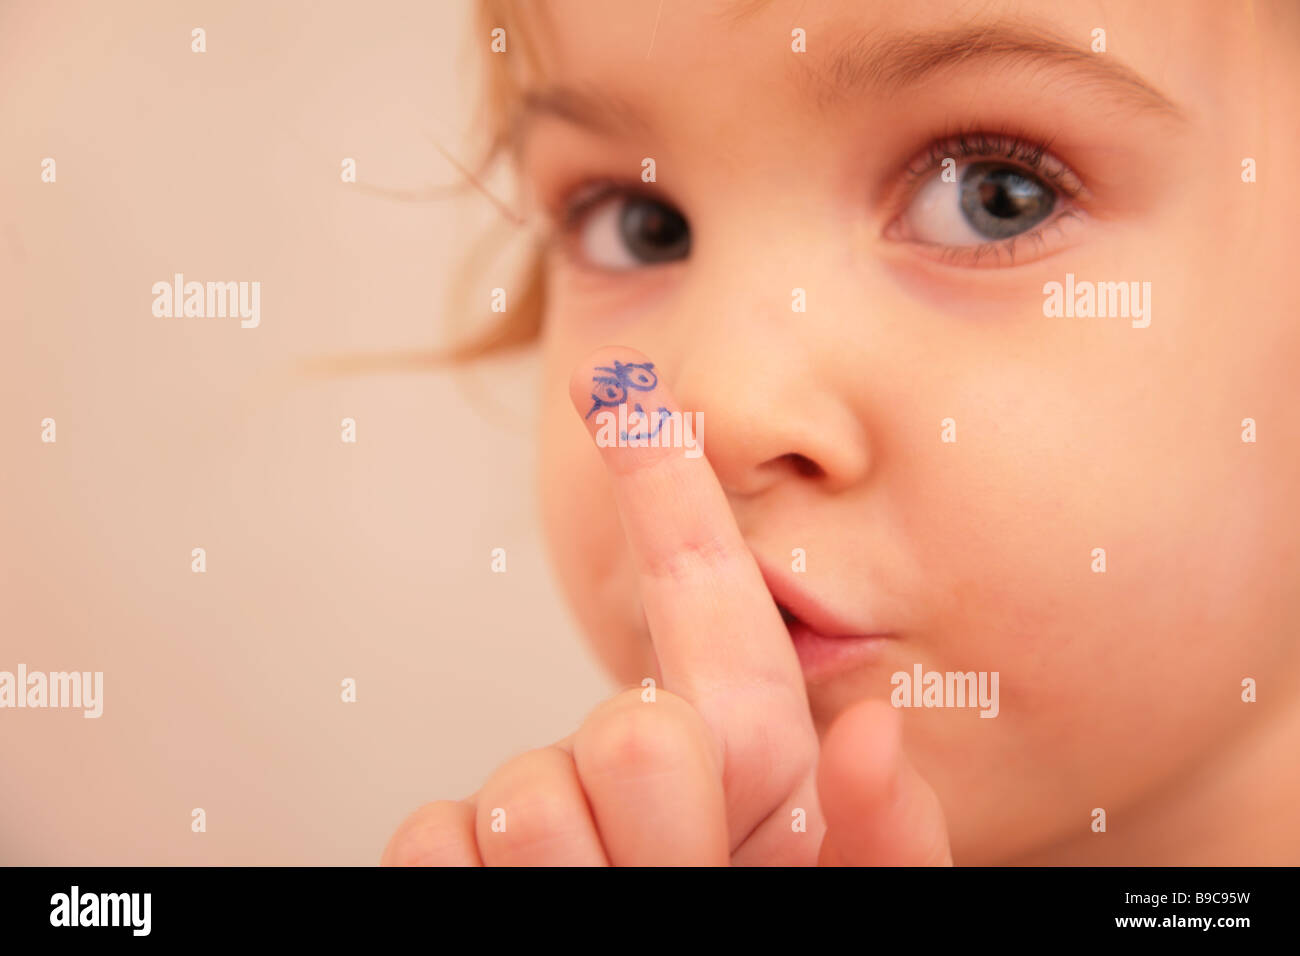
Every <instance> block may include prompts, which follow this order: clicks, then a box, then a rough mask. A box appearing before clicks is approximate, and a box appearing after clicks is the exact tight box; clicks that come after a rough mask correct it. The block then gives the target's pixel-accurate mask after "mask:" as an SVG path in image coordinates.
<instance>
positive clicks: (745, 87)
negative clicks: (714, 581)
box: [519, 0, 1300, 862]
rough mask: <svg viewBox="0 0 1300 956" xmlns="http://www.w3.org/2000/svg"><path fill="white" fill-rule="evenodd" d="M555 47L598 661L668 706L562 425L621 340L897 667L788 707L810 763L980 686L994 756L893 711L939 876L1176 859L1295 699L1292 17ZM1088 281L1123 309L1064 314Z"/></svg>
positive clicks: (979, 25) (559, 448)
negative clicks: (913, 691) (649, 175)
mask: <svg viewBox="0 0 1300 956" xmlns="http://www.w3.org/2000/svg"><path fill="white" fill-rule="evenodd" d="M547 10H548V11H549V14H550V16H549V22H550V25H551V31H550V34H549V39H548V41H547V42H548V46H547V47H546V51H545V52H546V56H547V57H548V59H547V61H546V63H547V66H546V77H545V81H544V82H540V83H539V84H538V86H537V87H535V88H534V91H533V92H534V94H535V95H534V96H532V97H531V98H530V100H529V102H530V103H531V107H530V109H529V110H528V112H527V113H526V116H525V119H524V121H523V122H522V123H521V125H520V127H519V129H520V135H521V137H522V139H521V142H520V148H521V150H522V152H521V163H522V165H521V169H522V171H523V175H524V177H525V181H526V183H527V184H528V187H529V189H530V191H531V193H532V197H533V198H535V199H536V201H537V203H538V204H539V208H540V209H541V210H543V211H544V212H545V213H547V214H549V216H551V217H552V218H553V219H555V220H556V226H555V228H556V233H555V235H556V237H557V238H556V240H555V242H554V244H553V245H552V246H551V247H550V251H549V252H548V259H549V264H548V273H547V275H548V282H549V285H548V292H547V295H548V301H547V305H546V316H545V332H544V343H543V360H544V373H545V374H544V382H545V388H544V393H543V399H542V426H541V428H540V436H541V481H542V488H543V500H544V508H545V519H546V523H547V527H548V533H549V535H550V538H551V543H552V548H553V552H554V556H555V558H556V560H557V563H558V567H559V569H560V575H561V580H562V582H563V585H564V587H565V589H566V591H567V594H568V596H569V599H570V600H571V602H572V604H573V606H574V607H575V609H576V611H577V614H578V617H579V619H580V621H581V624H582V625H583V627H584V628H585V630H586V632H587V633H588V634H589V635H590V637H591V640H592V641H593V643H594V645H595V647H596V650H597V651H598V653H599V654H600V656H601V658H602V659H603V660H604V661H605V662H606V663H607V665H608V666H609V667H610V668H611V669H612V670H613V671H614V673H615V674H616V675H617V676H618V677H619V679H620V680H622V681H626V682H629V683H636V682H639V681H640V680H641V678H642V677H645V676H655V675H656V673H657V671H656V665H655V662H654V659H653V654H652V652H651V646H650V642H649V637H648V634H647V631H646V628H645V625H644V621H643V617H642V612H641V609H640V605H639V599H638V594H637V588H636V583H635V577H634V575H633V571H632V568H631V566H630V563H629V560H628V555H627V552H626V549H625V545H624V542H623V537H622V533H621V530H620V527H619V521H618V516H617V513H616V511H615V506H614V503H613V500H612V499H611V497H610V494H609V490H608V487H607V485H606V478H605V474H604V469H603V466H602V464H601V461H600V459H599V457H598V452H597V449H596V448H594V447H593V446H592V442H591V439H590V438H589V436H588V434H587V432H586V430H585V429H584V427H583V424H582V422H581V421H579V420H578V418H577V417H576V416H575V415H574V413H573V410H572V408H571V406H570V402H569V398H568V394H567V383H568V381H569V377H570V374H571V372H572V370H573V367H574V366H575V365H576V364H577V363H578V362H579V361H581V360H582V359H583V358H584V357H585V356H586V354H587V353H589V352H590V351H592V350H593V349H595V348H597V347H599V346H602V345H612V344H618V345H627V346H631V347H633V348H636V349H638V350H640V351H642V352H645V353H646V354H647V355H649V356H650V357H651V358H652V359H653V360H654V362H655V363H656V369H657V371H658V372H659V374H660V375H661V376H662V377H664V378H665V380H666V381H667V383H668V384H670V385H671V388H672V390H673V391H674V392H675V394H676V395H677V397H678V399H679V400H680V401H681V403H682V405H683V407H684V408H686V409H688V410H693V411H698V412H700V413H702V414H703V419H704V449H705V452H706V454H707V457H708V459H709V461H710V462H711V463H712V465H713V468H714V470H715V471H716V473H717V475H718V478H719V480H720V481H721V483H722V485H723V487H724V488H725V489H726V491H727V492H728V494H729V497H730V501H731V505H732V508H733V510H734V512H735V516H736V520H737V522H738V524H739V526H740V529H741V531H742V532H743V533H744V535H745V537H746V538H747V540H748V542H749V543H750V545H751V547H752V549H753V551H754V553H755V555H756V557H757V558H758V559H759V561H760V563H761V564H763V565H764V566H765V567H768V568H773V569H776V570H777V571H779V572H781V573H782V574H783V575H785V576H788V577H789V578H790V579H791V580H792V581H794V582H796V584H797V586H798V587H799V588H800V589H802V590H803V591H805V592H807V594H809V595H811V596H813V597H814V598H815V599H816V600H817V601H818V602H820V603H821V604H822V605H823V606H824V607H825V608H827V609H829V610H830V611H831V612H833V613H834V614H836V615H838V616H839V617H841V618H843V619H845V620H847V621H850V622H852V623H853V624H854V625H855V626H857V627H860V628H861V629H862V631H863V632H864V633H865V632H868V631H869V632H872V633H888V634H890V635H892V636H893V637H894V638H895V640H892V641H889V642H888V643H887V644H886V645H885V650H884V652H883V654H881V655H878V656H877V657H874V658H871V659H865V658H863V659H859V660H858V661H857V662H856V663H854V662H851V661H847V662H845V663H844V664H843V665H842V666H837V667H827V666H821V667H818V668H816V669H811V668H810V669H807V670H806V676H807V678H808V693H809V697H810V700H811V703H812V707H813V715H814V718H815V720H816V722H817V725H818V728H819V730H824V729H825V727H826V726H827V725H828V724H829V722H830V721H832V720H833V719H834V718H835V716H836V715H837V713H839V712H840V711H841V710H842V709H843V708H844V707H846V706H847V705H848V704H849V703H851V702H853V701H855V700H858V699H860V698H863V697H881V698H887V697H889V695H890V693H891V691H892V689H893V688H892V686H891V682H890V679H891V675H893V674H894V673H895V672H897V671H905V672H907V673H908V674H911V673H912V671H913V667H914V665H917V664H919V665H921V666H922V668H923V670H925V671H940V672H948V671H961V672H966V671H977V672H981V671H983V672H994V671H996V672H998V674H999V696H1000V701H999V710H998V714H997V716H996V718H994V719H980V718H979V716H978V711H977V710H972V709H969V708H967V709H960V708H952V709H924V708H916V709H911V710H908V711H907V712H906V713H905V718H906V724H905V726H906V746H907V749H908V753H909V756H910V758H911V760H912V761H913V763H914V764H915V765H916V766H917V768H918V769H919V770H920V771H921V773H922V774H923V775H924V776H926V777H927V778H928V779H929V781H930V783H931V784H932V785H933V786H934V788H935V790H936V792H937V793H938V795H939V797H940V798H941V800H942V801H943V803H944V805H945V808H946V811H947V815H948V821H949V825H950V828H951V835H952V844H953V849H954V855H955V856H956V858H957V859H958V860H959V861H962V862H978V861H981V860H999V859H1031V858H1032V856H1031V854H1032V853H1034V852H1035V851H1038V850H1045V849H1046V848H1052V852H1053V854H1054V855H1053V858H1054V859H1057V860H1065V859H1068V858H1074V859H1087V858H1089V857H1088V856H1087V854H1088V853H1089V852H1090V851H1095V852H1106V853H1109V854H1112V858H1113V854H1115V853H1117V852H1119V851H1117V850H1116V849H1115V846H1116V844H1115V843H1114V842H1113V841H1114V840H1116V839H1119V840H1123V841H1124V845H1125V846H1127V847H1131V848H1133V849H1134V850H1135V851H1136V848H1137V847H1139V846H1143V847H1145V851H1144V852H1145V853H1146V855H1147V856H1146V858H1147V859H1148V861H1150V860H1151V854H1152V853H1153V852H1158V853H1164V854H1166V857H1167V856H1168V854H1171V853H1175V849H1173V848H1171V847H1170V846H1169V845H1167V844H1166V843H1165V842H1162V841H1163V839H1164V838H1163V837H1162V836H1160V834H1161V832H1162V831H1161V830H1160V828H1159V821H1160V820H1161V819H1162V817H1166V816H1167V815H1170V814H1177V813H1178V812H1180V811H1179V807H1180V806H1182V804H1181V803H1180V801H1182V800H1184V798H1185V799H1186V800H1187V801H1189V805H1188V806H1187V807H1184V808H1183V809H1184V810H1186V812H1188V813H1191V812H1193V810H1192V808H1191V806H1190V801H1192V800H1193V797H1192V794H1193V793H1195V792H1196V790H1195V788H1192V787H1190V786H1186V785H1184V784H1182V783H1180V784H1179V785H1178V786H1175V787H1172V788H1168V787H1165V785H1166V784H1169V783H1170V782H1171V781H1174V780H1175V779H1176V778H1177V779H1179V780H1190V779H1195V778H1194V777H1188V778H1180V777H1178V775H1181V774H1185V773H1187V772H1188V771H1190V770H1192V769H1194V765H1197V766H1199V769H1200V772H1202V773H1204V772H1205V771H1206V770H1207V769H1208V770H1210V772H1211V776H1212V777H1213V778H1215V779H1221V778H1223V777H1225V776H1227V775H1228V774H1227V772H1226V771H1225V770H1223V768H1224V767H1226V766H1227V761H1229V760H1233V759H1235V760H1239V761H1247V760H1248V754H1249V749H1248V747H1247V744H1246V741H1247V740H1248V739H1250V738H1249V737H1248V735H1249V734H1250V733H1251V732H1252V731H1254V730H1257V729H1259V728H1260V726H1261V725H1262V724H1263V725H1272V726H1279V725H1280V724H1281V722H1282V721H1283V720H1284V719H1287V718H1289V717H1290V713H1289V712H1288V711H1285V710H1284V708H1291V707H1292V706H1293V705H1292V703H1291V702H1292V701H1293V700H1294V699H1295V698H1296V696H1297V695H1296V694H1295V692H1294V675H1295V674H1296V666H1295V665H1296V656H1297V652H1296V640H1295V635H1296V633H1297V630H1296V625H1297V622H1298V621H1300V607H1298V604H1300V589H1297V588H1296V586H1295V582H1296V580H1297V579H1298V577H1300V550H1298V549H1297V547H1296V543H1295V542H1296V540H1297V538H1296V531H1297V514H1298V513H1300V511H1298V510H1297V508H1296V505H1295V503H1294V499H1293V495H1294V493H1295V489H1296V488H1297V487H1300V456H1298V455H1297V452H1296V441H1295V436H1296V434H1297V425H1296V418H1297V409H1296V403H1295V401H1294V391H1293V389H1291V388H1290V387H1289V384H1290V383H1291V382H1293V381H1294V380H1295V368H1294V365H1295V360H1296V358H1297V356H1300V323H1297V321H1296V315H1295V308H1294V306H1295V296H1294V295H1293V294H1292V293H1291V290H1292V289H1293V288H1294V285H1293V278H1294V277H1293V273H1292V265H1291V256H1289V255H1288V254H1287V252H1286V250H1287V249H1288V248H1290V240H1291V235H1290V233H1291V230H1292V228H1293V223H1294V220H1295V213H1296V211H1297V208H1300V203H1298V202H1297V186H1296V183H1297V182H1298V181H1300V178H1298V177H1297V176H1296V175H1295V171H1294V169H1293V167H1292V166H1291V165H1290V164H1288V163H1287V160H1288V159H1289V158H1291V157H1294V156H1297V155H1300V143H1297V141H1296V140H1297V135H1296V124H1295V123H1294V122H1293V117H1294V116H1295V115H1297V113H1298V112H1300V110H1298V109H1297V103H1296V90H1298V89H1300V83H1297V78H1296V76H1295V75H1294V74H1295V65H1294V64H1295V57H1294V56H1287V51H1292V50H1294V49H1295V43H1296V38H1297V36H1298V35H1300V30H1297V24H1296V13H1295V10H1294V9H1292V8H1289V7H1288V5H1286V4H1278V5H1276V6H1251V7H1245V6H1243V7H1233V8H1230V9H1225V8H1224V7H1223V6H1222V4H1220V3H1217V2H1206V3H1204V4H1200V5H1196V6H1189V5H1188V4H1186V3H1176V4H1167V5H1162V4H1146V5H1142V6H1141V7H1140V8H1139V7H1138V6H1137V5H1125V6H1124V7H1122V8H1118V7H1115V6H1114V5H1111V4H1106V5H1102V4H1097V5H1095V6H1093V7H1089V6H1088V5H1086V4H1085V5H1082V6H1075V5H1070V7H1069V8H1068V9H1067V8H1063V7H1062V6H1061V5H1060V4H1055V3H1046V2H1044V3H1024V2H1017V3H1014V4H1000V3H985V4H980V5H977V6H976V7H971V6H969V5H968V4H963V3H957V2H954V3H941V2H934V3H918V4H894V3H881V4H879V5H871V6H869V7H867V6H865V5H863V4H861V3H855V2H844V3H818V4H803V3H793V2H791V3H783V2H772V3H769V4H761V5H756V4H754V3H752V2H737V0H729V2H722V0H720V2H711V3H708V4H664V5H663V6H662V9H660V4H658V3H655V2H647V3H645V4H641V5H639V6H630V5H626V4H608V3H603V2H598V0H592V2H577V0H572V2H555V3H552V4H549V5H548V6H547ZM972 11H974V12H972ZM796 28H799V29H801V30H802V31H804V33H803V34H802V36H803V37H804V40H803V45H804V48H805V49H804V51H803V52H796V50H795V49H793V48H792V46H793V47H798V46H799V45H800V39H799V37H798V36H794V35H792V31H794V30H795V29H796ZM1099 30H1104V41H1103V39H1102V37H1101V34H1099V33H1098V32H1097V31H1099ZM1102 42H1104V51H1103V49H1101V47H1100V44H1101V43H1102ZM647 159H652V160H653V161H654V163H653V171H654V181H653V182H643V181H642V174H643V170H644V169H645V168H646V167H647V165H648V164H647V163H645V160H647ZM1248 159H1253V160H1254V164H1253V166H1254V169H1255V177H1256V178H1257V181H1255V182H1247V181H1243V175H1244V173H1243V170H1244V169H1246V170H1247V171H1248V169H1247V167H1249V166H1250V165H1252V164H1249V163H1245V161H1246V160H1248ZM945 160H952V162H948V163H945ZM945 170H946V171H947V172H948V175H947V176H945ZM1247 178H1250V177H1247ZM954 180H955V181H954ZM602 184H605V185H602ZM566 210H567V211H568V212H569V213H571V215H570V216H569V217H568V218H567V220H565V211H566ZM679 217H680V218H679ZM566 222H567V225H566ZM1070 277H1072V278H1070ZM1048 283H1060V284H1061V287H1062V288H1061V290H1060V293H1059V295H1058V297H1057V301H1060V302H1062V306H1063V308H1064V302H1063V301H1062V300H1065V299H1069V300H1070V303H1071V305H1073V306H1074V309H1073V310H1072V311H1075V312H1076V314H1074V315H1070V314H1066V315H1051V316H1049V315H1046V314H1045V310H1046V311H1049V312H1050V311H1052V303H1051V300H1052V298H1053V297H1052V296H1051V295H1050V294H1049V293H1048V292H1047V291H1045V286H1047V284H1048ZM1101 283H1124V284H1128V285H1129V288H1128V291H1129V292H1130V301H1129V302H1128V304H1127V310H1125V304H1124V302H1123V301H1122V300H1121V299H1120V298H1119V292H1118V286H1115V287H1109V286H1100V300H1101V302H1100V306H1095V308H1097V309H1100V310H1101V311H1102V312H1104V313H1105V314H1104V315H1100V316H1099V315H1092V316H1088V315H1079V314H1077V313H1078V312H1081V311H1085V312H1086V303H1082V302H1081V301H1080V297H1081V296H1083V295H1086V294H1088V293H1087V292H1085V291H1084V287H1085V286H1090V285H1092V284H1101ZM1134 283H1135V284H1136V285H1135V286H1134V285H1132V284H1134ZM1048 289H1050V287H1048ZM799 290H802V291H801V292H800V291H799ZM1091 291H1093V292H1096V291H1097V289H1096V288H1094V289H1092V290H1091ZM1112 296H1113V297H1114V298H1113V301H1112V298H1111V297H1112ZM801 299H802V302H803V303H804V306H805V307H804V308H802V309H800V308H799V305H800V301H801ZM1116 312H1118V313H1120V314H1119V315H1115V314H1113V313H1116ZM1245 419H1252V420H1253V421H1254V423H1255V429H1256V433H1255V437H1256V439H1257V440H1255V441H1246V440H1243V437H1245V438H1249V437H1251V436H1250V433H1249V429H1250V424H1249V423H1245V424H1243V422H1244V420H1245ZM954 439H955V440H954ZM796 549H802V553H803V554H804V555H806V558H805V559H804V560H805V562H806V570H805V571H803V572H802V573H798V572H795V571H794V570H793V567H792V566H793V564H794V562H795V560H796V559H795V556H794V555H795V551H796ZM1098 549H1102V550H1104V571H1103V570H1101V569H1102V568H1103V564H1102V561H1103V557H1102V553H1101V551H1100V550H1098ZM705 637H707V636H705ZM1245 678H1254V679H1255V680H1256V681H1258V695H1259V701H1258V703H1255V704H1247V703H1244V702H1243V701H1242V691H1243V688H1242V681H1243V679H1245ZM1284 702H1285V703H1284ZM1215 768H1218V770H1219V771H1220V772H1218V773H1217V776H1216V775H1215ZM1094 808H1103V809H1105V810H1106V812H1107V814H1108V816H1109V819H1110V821H1111V824H1110V827H1109V829H1110V831H1111V832H1112V833H1113V834H1114V835H1113V836H1112V838H1111V840H1112V842H1110V843H1108V844H1107V845H1106V849H1105V851H1097V850H1095V848H1096V847H1098V846H1100V844H1099V843H1098V839H1099V837H1098V835H1097V834H1095V833H1093V832H1092V829H1091V825H1092V822H1093V815H1092V814H1093V810H1094ZM1090 841H1091V842H1090ZM1072 853H1073V855H1072V856H1071V854H1072ZM1171 859H1172V858H1171Z"/></svg>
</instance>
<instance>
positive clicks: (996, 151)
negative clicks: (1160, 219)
mask: <svg viewBox="0 0 1300 956" xmlns="http://www.w3.org/2000/svg"><path fill="white" fill-rule="evenodd" d="M1051 144H1052V141H1051V140H1050V139H1040V138H1037V137H1033V136H1028V135H1024V134H1018V133H1015V132H1011V131H1009V130H997V131H988V130H986V129H983V128H979V127H971V128H965V129H961V128H959V129H956V130H954V131H952V132H950V133H945V134H943V135H942V136H940V137H938V138H937V139H934V140H932V141H931V142H930V144H929V145H928V146H927V147H926V148H925V149H924V150H922V151H921V153H919V154H918V155H916V156H914V157H913V158H912V160H911V161H910V162H909V163H908V164H907V166H906V167H905V168H904V170H903V183H902V185H901V187H899V188H898V189H896V190H895V191H894V193H893V198H892V200H891V205H892V206H893V207H894V208H896V209H898V210H899V212H897V213H895V215H894V217H893V219H891V220H890V225H889V226H887V227H886V229H885V234H886V235H889V234H890V232H891V230H893V229H894V228H895V226H894V224H895V223H896V222H897V221H898V218H899V217H900V216H901V215H902V213H903V212H904V211H906V209H907V204H908V202H910V200H911V199H912V198H913V197H914V196H915V194H916V192H917V190H918V189H920V187H921V186H923V185H925V184H926V183H927V182H928V181H929V179H930V177H931V176H932V175H933V173H934V172H935V171H936V170H937V169H939V168H941V167H942V165H943V161H944V160H945V159H955V160H957V161H958V165H960V164H961V162H962V161H979V160H994V159H1001V160H1006V161H1008V162H1011V163H1015V164H1016V165H1019V166H1022V167H1023V168H1025V169H1027V170H1028V171H1029V172H1031V173H1033V174H1034V176H1035V177H1037V178H1038V179H1040V180H1042V181H1043V182H1044V183H1046V184H1047V185H1048V186H1050V187H1052V188H1053V189H1055V190H1057V192H1058V193H1060V195H1061V196H1063V197H1064V198H1065V199H1066V200H1068V201H1069V203H1070V204H1071V206H1073V205H1075V204H1079V203H1082V202H1084V201H1086V199H1087V197H1088V190H1087V187H1086V186H1085V185H1084V183H1083V181H1082V180H1081V179H1080V178H1079V177H1078V176H1077V175H1076V174H1075V173H1074V171H1073V170H1072V169H1070V167H1069V166H1067V165H1065V164H1064V163H1063V162H1061V161H1060V160H1058V159H1057V158H1056V157H1055V156H1054V155H1053V154H1052V153H1051ZM1080 218H1081V215H1080V212H1079V210H1078V209H1075V208H1066V209H1065V210H1064V211H1062V212H1060V213H1058V214H1056V215H1054V216H1052V217H1051V218H1050V219H1048V220H1047V221H1046V222H1043V223H1041V224H1040V225H1038V226H1035V227H1034V228H1033V229H1030V230H1029V231H1028V232H1023V233H1020V234H1019V235H1016V236H1011V237H1010V238H1007V239H995V240H991V241H989V242H986V243H981V244H979V245H974V246H945V245H942V244H939V243H931V242H924V241H920V240H910V241H911V242H912V244H913V245H915V246H919V247H922V248H925V249H926V250H927V254H928V255H929V256H930V257H931V258H934V259H936V260H937V261H939V262H943V263H947V264H952V265H961V266H968V267H977V266H980V265H981V259H984V258H985V257H991V258H992V260H993V261H991V262H989V263H987V264H988V265H990V266H1012V265H1015V260H1016V248H1017V244H1022V245H1023V244H1033V243H1037V244H1038V245H1039V246H1040V247H1041V246H1043V245H1044V239H1045V234H1046V232H1047V231H1048V230H1049V229H1055V230H1057V231H1058V232H1059V231H1061V229H1062V227H1063V225H1064V223H1065V222H1066V221H1067V220H1078V219H1080ZM904 241H908V240H904Z"/></svg>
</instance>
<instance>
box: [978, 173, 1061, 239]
mask: <svg viewBox="0 0 1300 956" xmlns="http://www.w3.org/2000/svg"><path fill="white" fill-rule="evenodd" d="M1055 204H1056V194H1055V193H1054V192H1053V191H1052V190H1051V189H1050V188H1048V187H1047V186H1045V185H1044V184H1043V183H1042V182H1040V181H1039V180H1037V179H1035V178H1034V177H1033V176H1031V175H1029V174H1028V173H1025V172H1023V171H1021V170H1018V169H1015V168H1013V167H1009V166H1005V165H997V164H993V163H974V164H972V165H971V166H969V167H967V170H966V173H965V175H963V176H962V186H961V207H962V212H963V213H964V214H965V216H966V221H967V222H969V223H970V224H971V226H972V227H973V228H974V229H975V230H976V231H977V232H979V233H982V234H983V235H985V236H988V237H989V238H992V239H1002V238H1006V237H1008V236H1014V235H1017V234H1019V233H1022V232H1025V231H1026V230H1028V229H1029V228H1030V227H1032V226H1033V225H1035V224H1036V223H1038V222H1041V221H1042V220H1043V219H1045V218H1047V216H1048V214H1049V213H1051V211H1052V207H1053V206H1054V205H1055Z"/></svg>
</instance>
